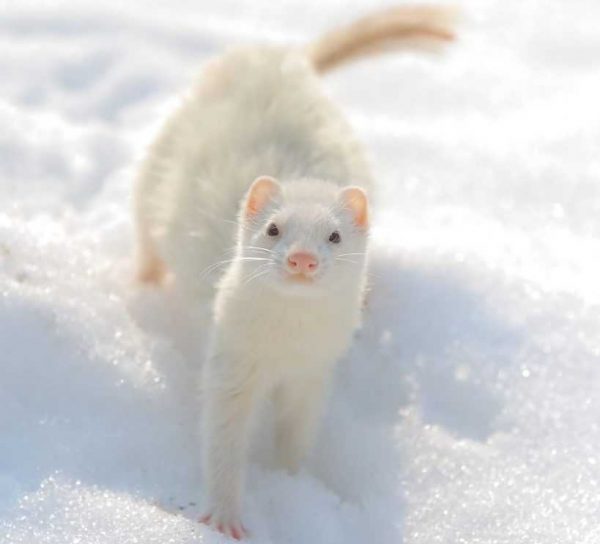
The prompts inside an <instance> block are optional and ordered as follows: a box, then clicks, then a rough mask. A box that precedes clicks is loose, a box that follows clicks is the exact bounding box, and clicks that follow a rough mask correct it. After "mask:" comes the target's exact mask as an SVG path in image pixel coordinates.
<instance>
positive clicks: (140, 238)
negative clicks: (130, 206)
mask: <svg viewBox="0 0 600 544" xmlns="http://www.w3.org/2000/svg"><path fill="white" fill-rule="evenodd" d="M136 197H137V200H138V202H136V210H135V219H136V246H137V247H136V273H135V274H136V279H137V281H139V282H140V283H146V284H155V285H161V284H163V283H164V281H165V278H166V276H167V266H166V265H165V262H164V261H163V260H162V258H161V257H160V255H159V254H158V250H157V248H156V242H155V241H154V240H153V239H152V235H151V234H150V226H149V224H148V220H147V218H146V217H145V213H144V209H143V205H142V204H143V203H142V202H141V199H142V198H143V195H139V194H138V195H136Z"/></svg>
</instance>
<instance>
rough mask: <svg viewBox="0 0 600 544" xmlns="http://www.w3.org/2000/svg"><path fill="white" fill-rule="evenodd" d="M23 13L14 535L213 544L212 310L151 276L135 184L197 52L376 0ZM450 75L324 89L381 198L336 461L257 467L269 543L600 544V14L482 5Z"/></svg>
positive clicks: (6, 250)
mask: <svg viewBox="0 0 600 544" xmlns="http://www.w3.org/2000/svg"><path fill="white" fill-rule="evenodd" d="M368 4H369V5H367V3H365V2H359V1H358V0H347V1H344V2H334V1H330V2H325V1H323V0H319V1H316V0H302V1H299V0H287V1H286V2H269V1H267V0H253V1H252V2H239V1H235V2H234V1H233V0H225V1H222V2H201V1H198V0H193V1H192V0H189V1H187V0H174V1H171V2H168V3H167V2H164V3H160V4H159V3H152V2H149V1H148V2H127V3H125V2H117V1H116V0H109V1H106V2H102V3H98V2H89V4H87V3H85V2H82V1H77V2H76V1H75V0H72V1H71V2H12V3H3V6H2V15H1V17H0V73H1V74H2V77H1V78H0V126H1V127H2V128H1V129H0V292H1V298H0V408H1V409H0V441H1V442H0V542H1V543H2V544H38V543H40V544H41V543H44V544H46V543H48V544H50V543H51V544H77V543H78V544H96V543H102V544H105V543H106V544H108V543H110V544H125V543H127V544H129V543H144V544H153V543H157V544H158V543H161V544H164V543H173V544H184V543H186V544H187V543H195V542H205V543H218V542H224V541H225V538H224V537H222V536H220V535H218V534H216V533H213V532H212V531H210V530H209V529H208V528H207V527H205V526H202V525H200V524H198V523H197V522H196V521H195V520H196V518H197V515H198V513H199V504H200V501H201V499H202V477H201V474H200V470H199V467H200V459H199V449H200V448H199V436H198V432H197V428H198V425H197V422H198V409H199V408H198V394H197V379H198V375H199V372H198V368H199V364H200V355H199V354H200V353H201V352H202V344H203V331H204V330H205V328H204V327H203V326H200V325H199V324H200V323H202V322H203V319H204V318H203V316H205V314H206V308H201V309H200V310H198V309H196V310H195V311H194V314H201V315H194V319H192V317H191V316H190V313H191V310H190V309H189V308H187V309H186V306H185V304H184V301H181V300H178V299H177V297H176V296H175V294H174V293H170V292H168V291H166V292H161V291H156V290H152V289H140V288H138V287H136V286H135V285H134V284H133V283H132V281H131V277H132V225H131V213H130V200H131V196H130V195H131V182H132V178H133V175H134V172H135V169H136V167H137V164H138V163H139V159H140V157H141V155H142V153H143V152H144V148H145V146H146V145H147V144H148V142H149V141H150V140H151V139H152V137H153V135H154V134H155V131H156V128H157V127H158V126H159V125H160V123H161V121H162V120H163V119H164V117H165V115H166V114H167V113H168V111H169V110H170V109H171V108H172V106H173V104H174V103H176V101H177V98H178V96H179V95H180V93H181V92H183V91H185V89H186V88H188V86H189V85H190V83H191V82H192V81H193V79H194V77H195V74H196V72H197V71H198V69H199V68H200V66H201V64H202V62H203V61H204V60H206V59H207V58H208V57H209V56H211V55H213V54H215V53H217V52H219V51H221V50H222V49H223V47H225V46H227V45H231V44H240V43H256V42H259V41H262V42H270V43H297V44H300V43H304V42H305V41H307V40H309V39H310V38H311V37H313V36H315V35H316V34H317V33H318V32H320V31H322V30H324V29H326V28H329V27H332V26H335V25H337V24H340V23H344V22H347V21H349V20H351V19H353V18H355V17H356V16H358V15H360V14H362V13H364V12H366V11H368V10H370V9H374V8H376V7H377V6H381V5H382V4H383V3H382V2H379V1H376V2H369V3H368ZM461 5H462V9H463V25H462V28H461V32H460V40H459V42H458V43H457V44H456V45H455V46H454V47H452V49H451V50H450V51H448V53H447V54H446V55H443V56H432V57H415V56H411V55H404V56H402V55H400V56H399V55H390V56H385V57H382V58H377V59H370V60H367V61H364V62H360V63H358V64H356V65H353V66H349V67H346V68H343V69H341V70H339V71H336V72H335V73H333V74H332V75H330V76H328V77H327V78H325V79H324V81H323V84H324V86H325V87H326V88H327V90H328V92H329V93H330V94H331V95H332V96H333V97H334V99H335V100H337V101H338V102H339V103H340V105H341V106H342V107H343V108H344V110H345V111H346V112H347V115H348V116H349V119H350V120H351V122H352V124H353V125H354V127H355V128H356V131H357V132H358V134H359V136H360V138H361V139H362V140H363V141H364V142H365V145H366V146H367V147H368V149H369V151H370V153H371V158H372V162H373V165H374V170H375V172H376V176H377V180H378V194H377V198H376V200H377V203H376V206H375V212H374V214H373V215H374V218H375V228H374V232H373V266H372V278H371V284H372V290H371V293H370V296H369V299H368V306H367V308H366V311H365V323H364V327H363V329H362V330H361V331H360V333H359V334H358V335H357V338H356V342H355V344H354V347H353V349H352V350H351V352H350V353H349V354H348V356H347V357H346V358H345V359H344V360H343V361H342V362H341V364H340V365H339V372H338V373H337V380H336V385H335V390H334V391H333V392H332V395H331V399H330V402H329V404H328V408H327V413H326V415H325V419H324V422H323V426H322V431H321V433H320V436H319V440H318V444H317V447H316V449H315V451H314V454H313V455H312V457H311V459H310V461H309V462H308V463H307V465H306V468H305V469H304V470H303V471H302V472H301V473H300V474H299V475H297V476H294V477H292V476H289V475H286V474H284V473H282V472H278V471H274V470H272V469H271V468H269V458H270V456H271V454H272V451H271V445H270V441H269V433H268V429H267V428H265V429H262V430H261V431H260V433H259V439H258V440H257V444H256V447H255V451H254V453H253V461H252V463H251V469H250V477H249V482H248V493H247V497H246V507H245V520H244V521H245V524H246V526H247V527H248V529H249V530H250V532H251V535H252V536H251V540H252V541H253V542H257V543H290V544H291V543H298V544H300V543H303V544H305V543H314V544H317V543H332V544H333V543H346V544H351V543H365V542H373V543H377V544H380V543H381V544H385V543H400V542H405V543H406V544H433V543H448V544H459V543H465V544H493V543H495V544H504V543H506V544H509V543H510V544H528V543H532V544H533V543H535V544H554V543H556V544H569V543H574V544H575V543H576V544H598V543H600V332H599V331H600V281H598V278H599V277H600V237H599V235H600V184H599V182H600V179H599V178H600V153H598V142H599V141H600V108H598V97H599V96H600V64H599V63H598V58H600V38H599V36H600V5H599V4H598V2H597V1H595V0H576V1H573V2H565V1H564V0H538V1H536V0H527V1H526V0H523V1H516V0H515V1H512V2H508V1H503V0H465V1H464V2H462V3H461Z"/></svg>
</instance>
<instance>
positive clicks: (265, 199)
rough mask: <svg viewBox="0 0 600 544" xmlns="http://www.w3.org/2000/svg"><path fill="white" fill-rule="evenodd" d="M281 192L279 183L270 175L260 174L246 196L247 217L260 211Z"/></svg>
mask: <svg viewBox="0 0 600 544" xmlns="http://www.w3.org/2000/svg"><path fill="white" fill-rule="evenodd" d="M278 194H279V183H277V180H275V178H272V177H270V176H260V177H258V178H256V179H255V180H254V182H253V183H252V185H251V186H250V189H249V190H248V196H247V197H246V207H245V212H246V216H247V217H253V216H255V215H256V214H258V213H260V212H261V211H262V210H263V209H264V207H265V206H266V205H267V204H268V203H269V202H270V201H271V200H273V199H274V198H275V197H276V196H277V195H278Z"/></svg>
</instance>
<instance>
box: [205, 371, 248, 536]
mask: <svg viewBox="0 0 600 544" xmlns="http://www.w3.org/2000/svg"><path fill="white" fill-rule="evenodd" d="M207 364H208V365H213V368H210V367H209V368H208V369H207V372H206V374H205V383H204V391H203V394H204V450H205V451H204V474H205V482H206V509H205V512H206V513H205V515H204V517H202V518H201V521H203V522H204V523H207V524H208V525H210V526H211V527H213V528H215V529H217V530H218V531H220V532H222V533H224V534H226V535H229V536H231V537H233V538H235V539H238V540H239V539H241V538H242V537H243V536H244V535H245V529H244V527H243V526H242V523H241V519H240V513H241V501H242V491H243V485H244V474H245V463H246V454H247V444H248V434H249V427H250V418H251V415H252V412H253V410H254V405H255V401H256V396H257V391H256V387H255V382H254V380H252V379H249V378H248V377H247V375H246V376H245V377H238V376H235V375H228V374H231V373H230V372H229V371H228V369H227V368H222V367H221V368H215V367H214V366H215V365H222V364H223V365H224V364H226V362H225V361H214V360H212V361H209V362H208V363H207Z"/></svg>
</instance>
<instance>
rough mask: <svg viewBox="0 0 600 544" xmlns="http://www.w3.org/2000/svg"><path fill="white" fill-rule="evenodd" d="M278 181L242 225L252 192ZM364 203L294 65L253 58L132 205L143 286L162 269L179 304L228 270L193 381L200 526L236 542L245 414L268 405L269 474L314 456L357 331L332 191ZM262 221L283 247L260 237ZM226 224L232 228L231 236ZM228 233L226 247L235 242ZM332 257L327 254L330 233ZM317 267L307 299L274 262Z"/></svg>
mask: <svg viewBox="0 0 600 544" xmlns="http://www.w3.org/2000/svg"><path fill="white" fill-rule="evenodd" d="M263 174H268V175H271V176H274V177H275V178H277V179H278V180H280V182H281V189H280V191H279V193H278V194H277V196H276V198H273V199H272V200H271V201H269V202H268V204H267V205H265V207H264V209H261V210H260V213H258V214H257V215H256V216H252V217H247V216H246V215H245V212H244V206H243V205H242V211H241V212H240V215H239V218H237V215H236V214H237V212H238V209H239V207H240V200H241V199H242V197H243V195H244V194H245V193H246V191H247V190H248V187H249V186H250V184H251V183H252V181H253V180H254V179H255V178H256V177H257V176H259V175H263ZM354 184H356V185H360V186H361V187H366V188H369V186H370V176H369V172H368V168H367V166H366V164H365V161H364V158H363V153H362V150H361V148H360V146H359V145H358V144H357V142H356V141H355V140H354V137H353V136H352V132H351V130H350V128H349V126H348V125H347V124H346V122H345V121H344V120H343V118H342V116H341V115H340V113H339V112H338V110H337V108H335V107H334V106H333V105H332V103H331V102H330V101H329V100H328V99H327V98H326V97H325V96H324V95H323V93H322V91H321V89H320V84H319V81H318V78H317V77H316V75H315V73H314V70H313V68H312V67H311V66H310V65H309V63H308V62H307V61H306V59H305V58H304V57H303V56H302V55H301V54H299V53H296V52H293V51H291V50H287V49H280V48H271V47H255V48H247V49H241V50H236V51H232V52H230V53H228V54H226V55H225V56H223V57H221V58H220V59H218V60H216V61H213V63H212V64H211V65H210V66H209V67H208V68H207V70H206V73H205V75H204V78H203V80H202V81H201V83H200V85H199V86H198V87H197V88H196V89H195V90H194V91H193V93H192V94H191V95H190V96H189V97H188V98H187V99H186V100H185V102H184V103H183V105H182V106H181V108H180V109H179V110H178V111H177V112H176V114H175V115H174V116H173V118H172V119H171V120H170V121H169V122H168V123H167V125H166V127H165V129H164V130H163V132H162V134H161V135H160V137H159V139H158V141H157V142H156V143H155V145H154V146H153V148H152V150H151V153H150V156H149V158H148V159H147V161H146V163H145V165H144V168H143V169H142V174H141V176H140V179H139V183H138V184H137V190H136V211H137V220H138V236H139V245H138V246H139V252H140V255H139V258H140V267H141V275H142V276H146V277H152V271H155V272H156V271H157V270H158V268H157V267H160V266H162V265H161V264H160V263H162V262H164V263H166V265H167V267H168V268H170V269H171V270H172V271H173V272H174V274H175V277H176V281H177V282H178V284H179V285H180V286H181V287H182V288H183V289H186V290H188V291H189V292H190V293H194V294H196V293H198V292H199V291H202V290H203V289H205V288H206V289H210V288H211V284H210V282H208V280H207V276H206V275H205V274H203V271H205V270H206V268H207V267H209V266H210V265H212V264H213V263H216V262H219V261H220V260H222V259H227V258H228V256H229V257H230V256H231V255H232V254H227V253H226V251H227V250H228V249H230V248H231V247H232V246H234V245H235V250H234V254H233V255H234V258H233V261H232V262H231V263H230V264H229V267H228V269H227V270H226V272H225V274H224V276H223V277H222V278H221V280H220V282H219V284H218V286H217V296H216V300H215V310H214V331H213V340H212V345H211V349H210V355H209V357H208V361H207V363H206V365H205V369H204V417H205V439H204V445H205V448H206V451H205V457H204V459H205V473H206V483H207V488H206V494H207V513H208V514H210V515H211V519H210V523H211V524H212V525H213V526H215V527H218V526H219V524H222V528H223V530H224V532H229V534H233V530H234V529H236V530H240V527H241V525H240V514H241V512H240V508H241V505H240V501H241V494H242V488H243V479H244V464H245V459H246V447H247V441H248V434H249V432H250V428H251V420H252V415H253V412H254V408H255V406H256V404H257V403H258V402H259V401H260V399H262V398H264V397H265V396H266V395H268V394H273V395H274V399H275V407H276V411H277V428H276V439H277V446H278V451H279V461H280V464H281V466H282V467H285V468H287V469H289V470H292V471H293V470H296V469H297V468H298V466H299V463H300V462H301V460H302V458H303V456H304V455H305V454H306V452H307V451H308V449H309V448H310V446H311V443H312V440H313V436H314V433H315V429H316V426H317V423H318V419H319V414H320V412H321V406H322V404H323V399H324V396H325V392H326V390H327V384H328V381H329V379H330V375H331V371H332V368H333V365H334V364H335V362H336V360H338V359H339V357H340V356H341V355H342V354H343V353H344V351H345V350H346V349H347V348H348V346H349V344H350V341H351V338H352V334H353V332H354V330H355V329H356V327H357V326H358V324H359V320H360V308H361V303H362V297H363V290H364V284H365V267H366V249H367V229H366V227H364V226H357V225H356V221H355V219H356V218H355V216H354V214H353V212H352V210H351V209H350V208H349V207H348V206H347V205H345V203H344V200H343V195H342V193H341V188H342V187H344V186H348V185H354ZM271 222H275V223H276V224H277V226H278V227H279V229H280V235H279V236H277V237H270V236H268V235H267V233H266V230H267V227H268V225H269V224H270V223H271ZM236 224H237V225H238V226H237V227H236ZM236 228H237V238H236V236H235V235H236ZM334 230H337V231H339V232H340V234H341V238H342V239H341V242H340V243H339V244H332V243H331V242H330V241H329V236H330V234H331V232H333V231H334ZM294 250H302V251H310V252H312V253H314V254H315V255H317V256H318V259H319V270H318V272H317V274H316V276H315V278H314V281H312V282H310V284H304V283H302V284H297V283H295V282H290V281H289V276H288V275H287V272H286V270H285V263H286V259H287V256H288V255H289V254H290V252H292V251H294Z"/></svg>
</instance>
